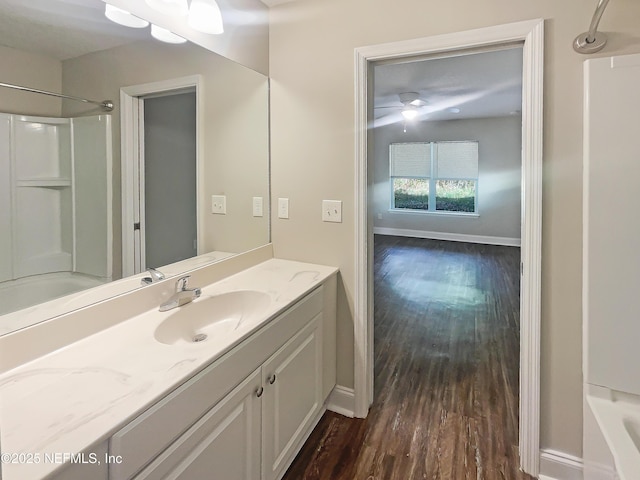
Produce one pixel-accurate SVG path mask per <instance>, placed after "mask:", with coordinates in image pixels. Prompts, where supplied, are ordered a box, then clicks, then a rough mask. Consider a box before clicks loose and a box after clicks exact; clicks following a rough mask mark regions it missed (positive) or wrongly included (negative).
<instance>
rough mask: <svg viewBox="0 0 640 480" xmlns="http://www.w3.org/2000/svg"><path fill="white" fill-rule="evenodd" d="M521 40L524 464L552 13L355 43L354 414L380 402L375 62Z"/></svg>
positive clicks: (534, 451) (534, 408)
mask: <svg viewBox="0 0 640 480" xmlns="http://www.w3.org/2000/svg"><path fill="white" fill-rule="evenodd" d="M513 43H520V44H522V45H523V71H522V183H521V185H522V207H521V208H522V210H521V264H520V268H521V282H520V415H519V418H520V420H519V450H520V468H521V469H522V470H523V471H524V472H526V473H528V474H530V475H533V476H534V477H537V476H538V472H539V466H540V310H541V302H540V297H541V257H542V252H541V246H542V235H541V232H542V155H543V138H542V133H543V61H544V58H543V51H544V20H543V19H535V20H527V21H522V22H515V23H509V24H504V25H497V26H492V27H486V28H480V29H476V30H468V31H463V32H456V33H450V34H443V35H436V36H431V37H425V38H418V39H413V40H406V41H400V42H393V43H386V44H380V45H372V46H366V47H361V48H357V49H355V118H356V123H355V153H356V154H355V181H356V185H355V192H356V194H355V215H356V217H355V220H356V221H355V230H356V231H355V252H356V254H355V271H356V280H355V299H354V306H353V310H354V314H353V315H354V337H355V338H354V340H355V345H354V407H355V408H354V413H355V416H357V417H361V418H362V417H365V416H366V415H367V412H368V410H369V406H370V405H371V403H372V402H373V374H374V372H373V367H374V361H373V273H372V272H373V248H372V247H373V222H372V217H371V215H372V214H371V212H370V211H369V208H368V205H369V198H370V194H371V192H370V188H369V184H370V182H369V177H368V171H367V170H368V169H367V151H368V138H369V137H368V127H369V125H370V120H371V118H372V115H371V109H370V108H371V105H372V102H371V97H372V94H373V91H372V88H371V82H372V78H373V77H372V75H371V68H372V63H373V62H377V61H381V60H391V59H401V58H406V57H412V56H415V55H425V54H439V53H452V54H453V53H454V52H456V51H460V50H467V49H471V48H478V47H487V46H497V45H506V44H513Z"/></svg>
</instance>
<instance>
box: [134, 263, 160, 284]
mask: <svg viewBox="0 0 640 480" xmlns="http://www.w3.org/2000/svg"><path fill="white" fill-rule="evenodd" d="M147 272H149V276H148V277H144V278H142V279H140V283H141V284H142V285H150V284H152V283H154V282H159V281H160V280H164V273H162V272H161V271H160V270H156V269H155V268H151V267H149V268H147Z"/></svg>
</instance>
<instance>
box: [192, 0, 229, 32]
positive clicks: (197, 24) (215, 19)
mask: <svg viewBox="0 0 640 480" xmlns="http://www.w3.org/2000/svg"><path fill="white" fill-rule="evenodd" d="M187 22H188V23H189V26H190V27H191V28H193V29H194V30H197V31H198V32H202V33H210V34H213V35H218V34H221V33H223V32H224V26H223V24H222V14H221V13H220V7H219V6H218V3H217V2H216V0H191V7H190V8H189V17H188V19H187Z"/></svg>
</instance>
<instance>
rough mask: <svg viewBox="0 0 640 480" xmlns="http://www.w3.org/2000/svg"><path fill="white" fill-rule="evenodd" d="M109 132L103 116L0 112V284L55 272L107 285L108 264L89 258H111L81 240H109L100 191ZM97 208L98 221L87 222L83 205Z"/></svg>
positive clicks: (107, 212) (107, 169)
mask: <svg viewBox="0 0 640 480" xmlns="http://www.w3.org/2000/svg"><path fill="white" fill-rule="evenodd" d="M110 129H111V124H110V118H109V117H108V116H106V115H99V116H93V117H82V118H77V119H75V118H50V117H34V116H25V115H13V114H4V113H0V178H2V180H0V190H4V192H1V193H0V282H3V281H11V280H17V279H20V278H23V277H27V276H31V275H38V274H45V273H53V272H79V273H85V274H88V275H93V276H96V277H100V278H104V279H105V280H109V279H110V278H109V277H110V276H111V265H110V264H109V265H104V264H102V265H97V264H96V261H95V260H93V258H102V259H104V258H107V259H108V261H109V262H111V257H110V256H105V255H104V252H97V251H95V250H94V251H93V252H92V251H91V248H92V247H91V246H90V245H91V239H87V238H86V237H87V234H86V233H84V232H93V231H97V232H99V233H102V232H104V234H105V235H108V234H110V233H111V221H112V220H111V205H110V200H111V198H110V194H109V195H107V194H105V195H104V196H103V195H102V191H101V189H102V190H103V189H105V188H106V187H101V186H100V185H110V182H109V181H108V180H110V179H109V178H108V177H109V176H110V175H111V148H110V147H111V145H110V144H111V131H110ZM94 172H95V174H96V178H95V179H92V178H91V175H93V174H94ZM96 201H99V202H100V203H103V204H104V215H101V216H95V217H90V216H89V215H88V213H87V212H86V208H84V205H85V204H88V203H93V202H96ZM95 243H96V245H98V246H97V247H96V248H98V249H99V248H101V247H100V240H98V241H96V242H95Z"/></svg>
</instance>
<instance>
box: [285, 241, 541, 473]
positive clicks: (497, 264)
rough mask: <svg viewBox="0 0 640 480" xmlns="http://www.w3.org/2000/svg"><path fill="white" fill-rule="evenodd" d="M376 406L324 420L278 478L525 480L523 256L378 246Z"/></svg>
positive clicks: (417, 244) (462, 247)
mask: <svg viewBox="0 0 640 480" xmlns="http://www.w3.org/2000/svg"><path fill="white" fill-rule="evenodd" d="M374 258H375V261H374V275H375V282H374V304H375V308H374V322H375V332H374V362H375V367H374V370H375V378H374V390H375V392H374V403H373V405H372V406H371V409H370V411H369V416H368V417H367V418H366V419H350V418H346V417H343V416H341V415H338V414H335V413H332V412H327V413H326V414H325V415H324V416H323V418H322V420H321V421H320V423H319V424H318V426H317V427H316V429H315V430H314V432H313V433H312V434H311V437H310V438H309V440H308V441H307V442H306V444H305V445H304V447H303V449H302V450H301V452H300V454H299V455H298V456H297V457H296V460H295V461H294V463H293V464H292V465H291V467H290V468H289V470H288V471H287V473H286V475H285V477H284V480H356V479H357V480H413V479H416V480H418V479H425V480H467V479H468V480H532V477H530V476H528V475H525V474H523V473H522V472H520V471H519V470H518V465H519V458H518V447H517V444H518V443H517V442H518V389H519V383H518V382H519V361H520V357H519V353H520V348H519V321H520V319H519V308H520V299H519V289H520V286H519V281H520V250H519V248H516V247H499V246H488V245H477V244H466V243H457V242H445V241H436V240H424V239H412V238H402V237H390V236H376V237H375V255H374Z"/></svg>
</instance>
